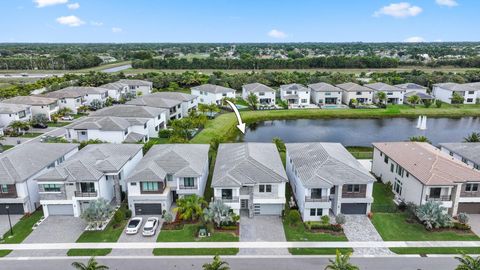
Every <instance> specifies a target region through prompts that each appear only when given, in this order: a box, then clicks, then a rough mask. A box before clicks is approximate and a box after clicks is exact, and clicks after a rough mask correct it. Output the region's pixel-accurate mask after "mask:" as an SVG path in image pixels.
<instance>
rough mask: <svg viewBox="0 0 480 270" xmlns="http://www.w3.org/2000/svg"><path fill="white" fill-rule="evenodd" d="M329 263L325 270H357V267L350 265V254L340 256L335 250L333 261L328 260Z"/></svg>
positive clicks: (338, 251)
mask: <svg viewBox="0 0 480 270" xmlns="http://www.w3.org/2000/svg"><path fill="white" fill-rule="evenodd" d="M328 261H329V262H330V264H329V265H327V267H325V270H358V269H359V268H358V266H355V265H353V264H351V263H350V254H348V253H347V254H342V253H341V252H340V250H338V249H337V252H336V257H335V260H332V259H329V260H328Z"/></svg>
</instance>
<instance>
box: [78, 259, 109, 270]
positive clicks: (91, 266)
mask: <svg viewBox="0 0 480 270" xmlns="http://www.w3.org/2000/svg"><path fill="white" fill-rule="evenodd" d="M72 266H73V267H74V268H75V269H77V270H108V269H109V267H108V266H106V265H101V264H98V262H97V261H96V260H95V257H91V258H90V260H88V262H87V264H84V263H81V262H73V263H72Z"/></svg>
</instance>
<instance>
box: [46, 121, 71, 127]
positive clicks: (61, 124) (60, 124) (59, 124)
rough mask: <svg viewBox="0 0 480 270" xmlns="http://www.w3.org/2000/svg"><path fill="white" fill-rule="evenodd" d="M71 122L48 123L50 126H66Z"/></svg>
mask: <svg viewBox="0 0 480 270" xmlns="http://www.w3.org/2000/svg"><path fill="white" fill-rule="evenodd" d="M68 124H70V122H57V123H54V122H48V123H47V125H48V126H49V127H64V126H66V125H68Z"/></svg>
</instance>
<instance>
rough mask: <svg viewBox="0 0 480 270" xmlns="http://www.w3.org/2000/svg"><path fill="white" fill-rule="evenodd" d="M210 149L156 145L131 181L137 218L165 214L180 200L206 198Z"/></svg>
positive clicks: (130, 193) (132, 206)
mask: <svg viewBox="0 0 480 270" xmlns="http://www.w3.org/2000/svg"><path fill="white" fill-rule="evenodd" d="M209 148H210V146H209V145H208V144H158V145H155V146H153V147H152V148H151V149H150V150H149V151H148V152H147V154H146V155H145V157H144V158H143V159H142V160H141V162H140V163H139V164H138V165H137V167H136V168H135V170H134V171H133V173H132V174H131V175H130V176H129V177H128V178H127V183H128V206H129V209H130V210H132V213H133V215H161V214H162V211H163V210H166V211H168V210H169V209H170V206H171V204H172V202H174V201H176V199H177V198H179V197H182V196H188V195H193V194H195V195H198V196H203V193H204V191H205V187H206V184H207V178H208V169H209V165H208V164H209V160H208V150H209Z"/></svg>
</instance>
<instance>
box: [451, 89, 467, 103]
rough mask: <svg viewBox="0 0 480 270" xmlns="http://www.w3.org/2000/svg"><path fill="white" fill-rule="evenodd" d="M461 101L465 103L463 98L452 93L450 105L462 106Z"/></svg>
mask: <svg viewBox="0 0 480 270" xmlns="http://www.w3.org/2000/svg"><path fill="white" fill-rule="evenodd" d="M463 101H465V98H464V97H463V96H461V95H460V94H458V93H457V92H453V95H452V104H463Z"/></svg>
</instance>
